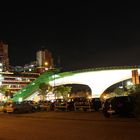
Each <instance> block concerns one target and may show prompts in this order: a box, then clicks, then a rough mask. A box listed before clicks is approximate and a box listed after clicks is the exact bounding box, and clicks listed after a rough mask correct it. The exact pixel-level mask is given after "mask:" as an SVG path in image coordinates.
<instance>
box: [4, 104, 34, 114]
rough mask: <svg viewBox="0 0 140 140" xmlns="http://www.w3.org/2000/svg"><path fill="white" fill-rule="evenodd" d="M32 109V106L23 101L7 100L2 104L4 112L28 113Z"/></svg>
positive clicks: (32, 110)
mask: <svg viewBox="0 0 140 140" xmlns="http://www.w3.org/2000/svg"><path fill="white" fill-rule="evenodd" d="M34 111H35V109H34V107H33V106H32V105H30V104H28V103H25V102H21V103H19V102H7V103H5V104H4V106H3V112H4V113H29V112H34Z"/></svg>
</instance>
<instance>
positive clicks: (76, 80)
mask: <svg viewBox="0 0 140 140" xmlns="http://www.w3.org/2000/svg"><path fill="white" fill-rule="evenodd" d="M132 70H136V69H134V68H131V69H116V70H115V69H112V70H111V69H110V70H99V71H97V70H96V71H85V72H81V73H80V72H79V73H73V74H71V75H67V76H61V74H55V75H53V77H52V78H53V79H54V80H51V81H50V82H49V84H50V85H51V86H58V85H65V84H84V85H88V86H89V87H90V88H91V91H92V97H93V98H94V97H100V95H101V94H102V93H103V92H104V91H105V90H106V89H107V88H108V87H110V86H111V85H114V84H115V83H118V82H121V81H124V80H127V79H130V78H132ZM137 70H138V74H140V69H137Z"/></svg>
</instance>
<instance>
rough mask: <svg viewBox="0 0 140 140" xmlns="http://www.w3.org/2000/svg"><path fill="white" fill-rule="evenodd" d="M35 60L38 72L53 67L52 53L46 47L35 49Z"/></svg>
mask: <svg viewBox="0 0 140 140" xmlns="http://www.w3.org/2000/svg"><path fill="white" fill-rule="evenodd" d="M36 60H37V70H38V72H40V73H42V72H44V71H46V70H49V69H52V68H53V67H54V64H53V58H52V54H51V52H50V51H48V50H47V49H42V50H39V51H37V53H36Z"/></svg>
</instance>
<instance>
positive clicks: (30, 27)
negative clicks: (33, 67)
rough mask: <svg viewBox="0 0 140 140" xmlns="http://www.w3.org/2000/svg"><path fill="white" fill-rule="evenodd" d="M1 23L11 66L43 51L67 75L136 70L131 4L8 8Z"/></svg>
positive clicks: (137, 34)
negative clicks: (132, 67) (116, 68)
mask: <svg viewBox="0 0 140 140" xmlns="http://www.w3.org/2000/svg"><path fill="white" fill-rule="evenodd" d="M0 18H1V20H0V40H3V41H4V42H5V43H7V44H8V45H9V58H10V64H11V65H13V66H15V65H24V64H26V63H29V62H30V61H33V60H35V57H36V51H37V50H39V49H41V48H46V49H48V50H49V51H51V52H52V56H53V57H54V62H55V65H56V66H59V67H61V68H62V69H63V70H65V71H68V70H79V69H86V68H95V67H105V66H106V67H108V66H122V65H140V55H139V54H140V8H139V7H138V8H137V7H136V6H135V7H134V8H133V7H132V5H131V3H117V4H116V3H112V4H111V3H109V4H107V3H105V4H104V3H102V4H100V2H99V3H94V4H93V3H88V2H84V3H82V2H79V3H78V2H77V3H74V4H73V3H54V2H53V1H52V2H47V3H46V5H45V6H42V7H41V6H40V7H39V6H38V7H37V6H36V7H35V6H30V7H29V6H28V7H24V8H23V7H16V6H15V7H12V6H10V5H9V6H5V7H2V8H1V9H0ZM59 58H60V64H59V63H58V60H59Z"/></svg>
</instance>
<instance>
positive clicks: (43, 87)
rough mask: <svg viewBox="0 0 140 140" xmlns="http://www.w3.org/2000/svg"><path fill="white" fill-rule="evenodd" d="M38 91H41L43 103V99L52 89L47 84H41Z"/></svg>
mask: <svg viewBox="0 0 140 140" xmlns="http://www.w3.org/2000/svg"><path fill="white" fill-rule="evenodd" d="M39 89H40V90H41V92H40V94H41V95H42V96H43V101H45V97H46V95H47V94H48V92H49V91H51V90H52V87H51V86H50V85H49V84H46V83H41V84H40V85H39Z"/></svg>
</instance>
